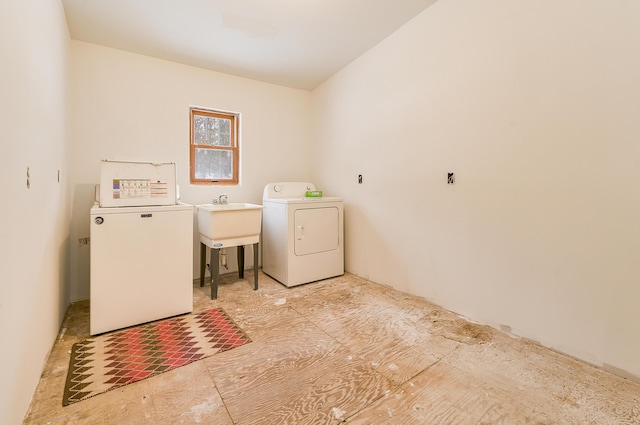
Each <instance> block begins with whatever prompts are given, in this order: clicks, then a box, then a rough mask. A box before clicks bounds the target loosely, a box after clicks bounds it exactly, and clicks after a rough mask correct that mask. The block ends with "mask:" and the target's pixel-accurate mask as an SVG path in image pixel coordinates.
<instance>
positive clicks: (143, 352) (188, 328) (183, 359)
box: [62, 308, 251, 406]
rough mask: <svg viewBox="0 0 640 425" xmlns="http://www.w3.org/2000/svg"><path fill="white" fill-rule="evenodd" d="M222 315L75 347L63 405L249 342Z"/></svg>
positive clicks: (215, 312)
mask: <svg viewBox="0 0 640 425" xmlns="http://www.w3.org/2000/svg"><path fill="white" fill-rule="evenodd" d="M250 341H251V340H250V339H249V338H248V337H247V336H246V335H245V334H244V333H243V332H242V330H240V329H239V328H238V327H237V326H236V325H235V324H234V323H233V322H232V321H231V319H230V318H229V317H228V316H227V315H226V313H225V312H224V311H222V310H221V309H217V308H216V309H211V310H207V311H203V312H200V313H195V314H187V315H184V316H179V317H174V318H172V319H167V320H161V321H158V322H152V323H148V324H145V325H140V326H135V327H132V328H128V329H124V330H121V331H116V332H111V333H108V334H104V335H99V336H97V337H94V338H88V339H85V340H82V341H79V342H77V343H75V344H74V345H73V348H72V350H71V359H70V361H69V372H68V374H67V382H66V385H65V389H64V397H63V400H62V405H63V406H67V405H69V404H71V403H75V402H78V401H81V400H84V399H87V398H89V397H93V396H95V395H97V394H101V393H103V392H105V391H110V390H113V389H115V388H119V387H122V386H124V385H127V384H131V383H133V382H137V381H140V380H142V379H145V378H149V377H151V376H155V375H158V374H161V373H163V372H167V371H169V370H172V369H175V368H177V367H180V366H184V365H186V364H189V363H192V362H194V361H196V360H200V359H203V358H205V357H209V356H211V355H213V354H215V353H219V352H222V351H226V350H230V349H232V348H236V347H239V346H241V345H244V344H246V343H247V342H250Z"/></svg>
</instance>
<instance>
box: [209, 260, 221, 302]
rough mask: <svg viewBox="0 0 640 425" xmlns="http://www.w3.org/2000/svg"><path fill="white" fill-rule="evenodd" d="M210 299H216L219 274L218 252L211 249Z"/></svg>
mask: <svg viewBox="0 0 640 425" xmlns="http://www.w3.org/2000/svg"><path fill="white" fill-rule="evenodd" d="M209 271H210V272H211V299H212V300H215V299H216V298H218V274H219V273H220V250H219V249H216V248H211V268H210V270H209Z"/></svg>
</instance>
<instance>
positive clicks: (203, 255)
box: [200, 242, 207, 286]
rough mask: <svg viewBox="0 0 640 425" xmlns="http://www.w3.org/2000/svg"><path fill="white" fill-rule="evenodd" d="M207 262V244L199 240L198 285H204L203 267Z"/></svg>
mask: <svg viewBox="0 0 640 425" xmlns="http://www.w3.org/2000/svg"><path fill="white" fill-rule="evenodd" d="M206 262H207V246H206V245H205V244H203V243H202V242H200V286H204V268H205V265H206Z"/></svg>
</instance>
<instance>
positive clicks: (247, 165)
mask: <svg viewBox="0 0 640 425" xmlns="http://www.w3.org/2000/svg"><path fill="white" fill-rule="evenodd" d="M71 59H72V60H71V71H72V74H71V75H72V78H71V114H72V115H71V122H72V123H71V128H70V131H71V156H70V164H71V174H72V176H71V181H72V191H73V219H72V224H71V255H72V263H71V264H72V270H71V297H72V299H73V300H77V299H86V298H88V297H89V249H88V247H86V246H84V247H83V246H79V244H78V239H79V238H82V237H86V236H89V209H90V208H91V205H92V203H93V187H94V185H95V184H96V183H98V179H99V162H100V160H102V159H132V160H152V161H173V162H176V164H177V169H178V184H179V185H180V192H181V197H182V201H183V202H187V203H191V204H200V203H207V202H211V200H212V199H213V198H214V197H218V196H219V195H220V194H222V193H226V194H227V195H228V197H229V202H254V203H261V200H262V189H263V187H264V185H265V184H267V183H268V182H269V181H279V180H291V179H296V180H298V179H307V178H309V176H310V159H309V158H310V153H309V129H310V106H311V94H310V93H309V92H307V91H302V90H294V89H288V88H284V87H280V86H276V85H271V84H265V83H260V82H256V81H252V80H248V79H244V78H239V77H233V76H230V75H226V74H220V73H216V72H211V71H207V70H203V69H199V68H193V67H189V66H185V65H180V64H177V63H173V62H167V61H162V60H159V59H154V58H150V57H146V56H141V55H137V54H132V53H127V52H123V51H120V50H115V49H110V48H105V47H101V46H97V45H93V44H88V43H83V42H78V41H72V42H71ZM190 105H197V106H205V107H211V108H218V109H224V110H229V111H235V112H240V113H241V114H242V145H241V149H242V153H241V155H242V167H243V168H242V174H241V180H242V184H241V186H237V187H228V186H227V187H220V186H218V187H203V186H191V185H190V184H189V106H190ZM194 247H195V248H196V251H194V252H195V253H196V255H195V256H194V257H195V259H194V272H195V277H197V268H196V267H197V261H198V255H197V253H198V251H197V245H194ZM247 253H248V254H247V255H250V250H247ZM247 260H248V261H247V266H249V265H250V264H252V263H251V261H252V260H251V258H248V259H247ZM229 264H230V269H233V267H234V266H235V250H230V252H229Z"/></svg>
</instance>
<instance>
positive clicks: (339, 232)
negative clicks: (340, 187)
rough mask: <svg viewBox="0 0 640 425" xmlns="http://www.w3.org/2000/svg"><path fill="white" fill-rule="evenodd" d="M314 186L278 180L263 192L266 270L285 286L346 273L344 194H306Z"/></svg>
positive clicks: (264, 259)
mask: <svg viewBox="0 0 640 425" xmlns="http://www.w3.org/2000/svg"><path fill="white" fill-rule="evenodd" d="M315 190H316V188H315V186H314V185H313V184H311V183H307V182H279V183H269V184H268V185H266V186H265V188H264V192H263V194H262V205H263V206H264V209H263V210H262V271H263V272H264V273H266V274H268V275H269V276H271V277H273V278H274V279H276V280H278V281H279V282H280V283H282V284H284V285H285V286H287V287H291V286H295V285H301V284H303V283H309V282H314V281H316V280H321V279H327V278H330V277H334V276H339V275H342V274H344V246H343V238H344V223H343V204H342V199H340V198H336V197H319V198H312V197H306V196H305V194H306V192H307V191H315Z"/></svg>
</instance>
